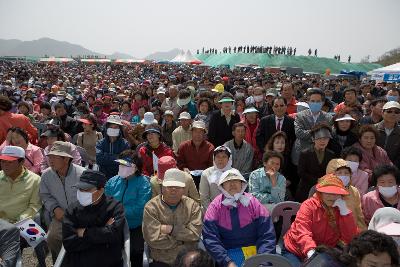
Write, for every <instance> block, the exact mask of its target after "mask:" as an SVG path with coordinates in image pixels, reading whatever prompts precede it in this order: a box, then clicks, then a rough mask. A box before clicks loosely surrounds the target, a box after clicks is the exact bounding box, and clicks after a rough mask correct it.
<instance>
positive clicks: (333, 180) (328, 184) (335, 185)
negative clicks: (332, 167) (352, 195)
mask: <svg viewBox="0 0 400 267" xmlns="http://www.w3.org/2000/svg"><path fill="white" fill-rule="evenodd" d="M316 190H317V191H318V192H320V193H328V194H336V195H348V194H349V191H347V190H346V188H345V187H344V185H343V182H342V180H340V178H339V177H337V176H336V175H335V174H332V173H330V174H327V175H325V176H323V177H321V178H320V179H319V180H318V184H317V186H316Z"/></svg>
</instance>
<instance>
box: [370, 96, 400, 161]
mask: <svg viewBox="0 0 400 267" xmlns="http://www.w3.org/2000/svg"><path fill="white" fill-rule="evenodd" d="M382 117H383V120H382V121H381V122H379V123H377V124H375V127H376V129H377V130H378V132H379V135H378V139H377V140H376V144H377V145H378V146H380V147H382V148H383V149H385V150H386V152H387V154H388V156H389V158H390V160H391V161H392V162H393V164H394V165H396V166H397V168H400V126H399V121H400V104H399V102H397V101H389V102H387V103H386V104H385V105H384V106H383V114H382Z"/></svg>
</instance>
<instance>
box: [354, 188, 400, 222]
mask: <svg viewBox="0 0 400 267" xmlns="http://www.w3.org/2000/svg"><path fill="white" fill-rule="evenodd" d="M397 194H400V188H399V189H398V191H397ZM361 206H362V209H363V213H364V217H365V222H366V223H367V225H368V224H369V221H370V220H371V218H372V216H373V215H374V213H375V211H376V210H377V209H380V208H383V207H384V206H383V203H382V201H381V199H380V198H379V191H378V189H376V190H374V191H371V192H368V193H366V194H365V195H364V196H363V197H362V201H361ZM397 209H398V210H400V202H399V203H398V204H397Z"/></svg>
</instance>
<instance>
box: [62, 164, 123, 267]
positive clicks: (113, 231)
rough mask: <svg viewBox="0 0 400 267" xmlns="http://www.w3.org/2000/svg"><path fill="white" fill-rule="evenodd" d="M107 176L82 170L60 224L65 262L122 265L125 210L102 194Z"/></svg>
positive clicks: (110, 266) (67, 263)
mask: <svg viewBox="0 0 400 267" xmlns="http://www.w3.org/2000/svg"><path fill="white" fill-rule="evenodd" d="M106 181H107V177H106V176H105V175H104V174H103V173H101V172H98V171H93V170H85V171H84V172H83V173H82V175H81V177H80V178H79V182H78V183H77V184H75V187H76V188H77V199H78V201H76V202H74V203H72V204H70V205H69V206H68V209H67V210H66V212H65V214H64V220H63V224H62V236H63V245H64V248H65V250H66V255H65V258H64V262H65V264H66V265H67V266H88V267H89V266H93V267H94V266H107V267H113V266H122V249H123V247H124V245H123V240H124V236H123V232H124V226H125V213H124V208H123V205H122V204H121V203H120V202H119V201H117V200H114V199H113V198H111V197H108V196H105V195H104V185H105V183H106Z"/></svg>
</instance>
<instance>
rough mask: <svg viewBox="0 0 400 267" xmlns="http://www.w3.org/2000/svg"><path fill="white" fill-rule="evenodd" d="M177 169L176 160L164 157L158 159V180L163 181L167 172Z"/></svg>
mask: <svg viewBox="0 0 400 267" xmlns="http://www.w3.org/2000/svg"><path fill="white" fill-rule="evenodd" d="M172 168H176V160H175V159H174V158H173V157H171V156H164V157H161V158H159V159H158V174H157V176H158V179H160V180H163V179H164V174H165V172H166V171H167V170H169V169H172Z"/></svg>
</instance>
